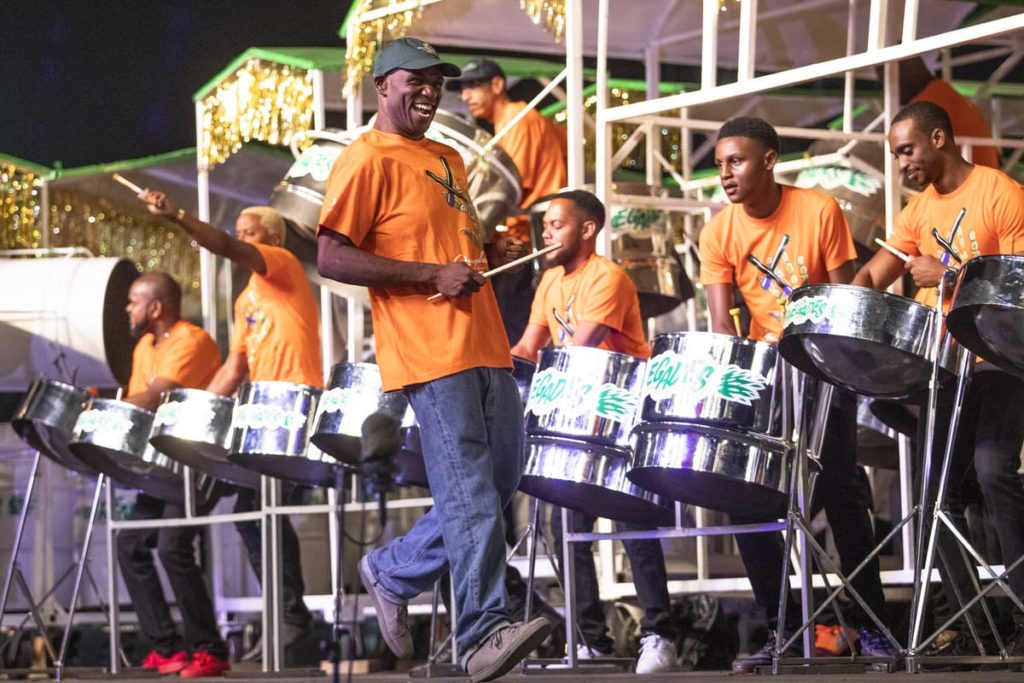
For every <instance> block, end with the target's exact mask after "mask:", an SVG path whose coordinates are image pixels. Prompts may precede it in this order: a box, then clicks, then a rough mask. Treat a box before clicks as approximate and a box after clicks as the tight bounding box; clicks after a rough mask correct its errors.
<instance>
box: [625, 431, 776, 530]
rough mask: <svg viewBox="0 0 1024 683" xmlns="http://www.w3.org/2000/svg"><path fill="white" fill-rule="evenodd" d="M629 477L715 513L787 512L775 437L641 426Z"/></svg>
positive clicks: (773, 516) (758, 514) (770, 514)
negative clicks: (716, 511)
mask: <svg viewBox="0 0 1024 683" xmlns="http://www.w3.org/2000/svg"><path fill="white" fill-rule="evenodd" d="M634 434H635V436H636V451H635V455H634V458H633V469H631V470H630V471H629V475H628V476H629V479H630V480H631V481H632V482H634V483H635V484H637V485H639V486H642V487H643V488H645V489H648V490H650V491H654V492H655V493H659V494H661V495H662V496H665V497H666V498H669V499H672V500H678V501H682V502H684V503H689V504H691V505H698V506H700V507H704V508H708V509H711V510H718V511H720V512H729V513H733V514H740V515H745V516H748V517H756V518H764V519H777V518H779V517H782V516H784V515H785V514H786V505H787V504H788V491H789V467H790V458H789V452H788V450H787V447H786V445H785V444H784V443H783V442H782V441H781V440H778V439H771V438H768V437H763V436H757V435H753V434H740V433H738V432H732V431H728V430H725V429H718V428H716V427H707V426H704V425H685V424H668V423H662V424H655V423H646V424H642V425H640V426H639V427H637V428H636V430H634Z"/></svg>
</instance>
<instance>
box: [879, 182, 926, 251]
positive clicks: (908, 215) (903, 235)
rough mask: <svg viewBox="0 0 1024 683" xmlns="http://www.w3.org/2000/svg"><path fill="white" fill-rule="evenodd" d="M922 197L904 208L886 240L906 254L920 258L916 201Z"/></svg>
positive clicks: (897, 216)
mask: <svg viewBox="0 0 1024 683" xmlns="http://www.w3.org/2000/svg"><path fill="white" fill-rule="evenodd" d="M920 196H921V195H917V196H916V197H914V198H913V199H912V200H911V202H910V203H909V204H907V205H906V206H905V207H903V210H902V211H900V212H899V214H897V215H896V219H895V220H894V221H893V224H892V234H891V235H889V237H887V238H886V240H885V241H886V242H887V243H888V244H891V245H892V246H894V247H896V248H897V249H899V250H900V251H902V252H903V253H905V254H909V255H911V256H920V255H921V249H920V247H919V244H920V242H921V235H920V225H919V223H920V221H918V220H917V219H916V214H917V202H916V201H914V199H918V197H920Z"/></svg>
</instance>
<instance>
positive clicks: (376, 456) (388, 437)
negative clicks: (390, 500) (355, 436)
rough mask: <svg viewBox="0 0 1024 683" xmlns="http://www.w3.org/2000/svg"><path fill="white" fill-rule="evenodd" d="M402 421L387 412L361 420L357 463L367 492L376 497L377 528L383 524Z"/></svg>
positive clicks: (399, 447)
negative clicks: (360, 437)
mask: <svg viewBox="0 0 1024 683" xmlns="http://www.w3.org/2000/svg"><path fill="white" fill-rule="evenodd" d="M401 428H402V423H401V422H399V421H398V420H397V419H396V418H395V417H393V416H391V415H388V414H387V413H373V414H372V415H370V416H369V417H368V418H366V419H365V420H364V421H363V426H362V430H361V432H362V437H363V438H362V443H361V444H360V445H361V454H360V458H359V459H360V464H361V466H362V467H361V470H362V474H363V486H364V490H365V491H366V494H367V495H375V496H376V497H377V505H378V510H379V512H380V525H381V528H383V527H384V525H385V524H386V523H387V514H386V513H387V509H386V507H385V505H384V494H385V493H387V492H388V491H389V490H390V489H391V483H392V481H394V473H395V456H397V455H398V451H399V450H400V449H401V448H402V435H401Z"/></svg>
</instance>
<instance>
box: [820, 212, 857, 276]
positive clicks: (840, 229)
mask: <svg viewBox="0 0 1024 683" xmlns="http://www.w3.org/2000/svg"><path fill="white" fill-rule="evenodd" d="M822 214H823V215H822V217H821V222H820V225H821V254H822V258H824V260H825V268H826V269H828V270H829V271H833V270H836V269H837V268H840V267H841V266H843V265H844V264H846V263H847V262H849V261H852V260H854V259H855V258H857V248H856V247H855V246H854V244H853V235H851V234H850V226H849V225H848V224H847V222H846V216H845V215H844V214H843V210H842V209H840V208H839V203H838V202H836V200H835V199H832V198H829V201H828V202H827V203H826V207H825V209H824V210H823V212H822Z"/></svg>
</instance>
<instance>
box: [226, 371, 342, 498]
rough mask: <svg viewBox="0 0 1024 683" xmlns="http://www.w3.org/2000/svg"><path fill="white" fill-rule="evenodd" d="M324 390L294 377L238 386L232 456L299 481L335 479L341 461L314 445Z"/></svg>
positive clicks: (323, 482)
mask: <svg viewBox="0 0 1024 683" xmlns="http://www.w3.org/2000/svg"><path fill="white" fill-rule="evenodd" d="M320 394H321V390H320V389H317V388H315V387H311V386H306V385H304V384H292V383H290V382H250V383H246V384H243V385H242V386H241V387H240V388H239V389H238V398H237V399H236V401H235V411H234V414H233V416H232V424H231V446H230V447H229V449H228V460H229V461H230V462H233V463H235V464H236V465H240V466H242V467H245V468H248V469H251V470H253V471H254V472H259V473H260V474H265V475H267V476H270V477H278V478H280V479H286V480H288V481H294V482H298V483H300V484H310V485H312V486H323V485H326V484H329V483H332V482H333V481H334V474H335V469H336V468H337V467H339V466H340V465H339V464H338V462H337V461H336V460H335V459H334V458H332V457H330V456H329V455H327V454H326V453H324V452H323V451H321V450H320V449H318V448H316V446H312V447H310V448H307V446H308V445H309V436H310V434H311V433H312V431H313V418H314V417H315V415H316V404H317V400H318V399H319V398H320Z"/></svg>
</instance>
